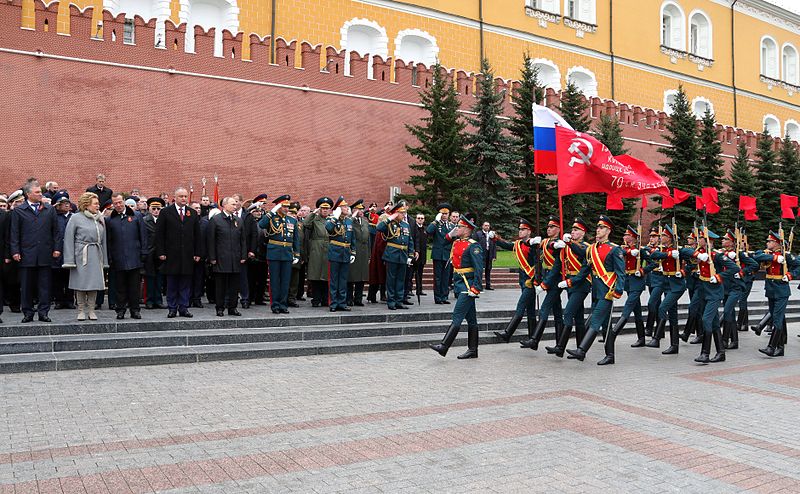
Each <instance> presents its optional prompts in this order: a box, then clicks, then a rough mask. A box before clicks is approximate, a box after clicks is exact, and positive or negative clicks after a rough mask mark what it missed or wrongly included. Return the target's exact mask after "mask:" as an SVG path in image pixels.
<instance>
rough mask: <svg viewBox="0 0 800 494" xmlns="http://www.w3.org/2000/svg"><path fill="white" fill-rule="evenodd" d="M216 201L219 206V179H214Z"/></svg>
mask: <svg viewBox="0 0 800 494" xmlns="http://www.w3.org/2000/svg"><path fill="white" fill-rule="evenodd" d="M214 203H215V204H216V205H217V206H219V181H218V180H216V179H215V180H214Z"/></svg>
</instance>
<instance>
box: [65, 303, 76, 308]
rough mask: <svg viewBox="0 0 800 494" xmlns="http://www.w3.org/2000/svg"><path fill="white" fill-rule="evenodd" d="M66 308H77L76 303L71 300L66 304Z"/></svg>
mask: <svg viewBox="0 0 800 494" xmlns="http://www.w3.org/2000/svg"><path fill="white" fill-rule="evenodd" d="M64 308H65V309H70V310H75V309H76V308H77V307H75V304H73V303H72V302H69V303H67V304H64Z"/></svg>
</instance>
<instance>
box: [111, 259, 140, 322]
mask: <svg viewBox="0 0 800 494" xmlns="http://www.w3.org/2000/svg"><path fill="white" fill-rule="evenodd" d="M112 273H114V289H115V291H116V307H117V312H123V313H124V312H125V309H126V308H127V309H130V310H131V313H133V312H137V311H138V310H139V299H140V298H141V287H142V275H141V274H139V270H138V269H130V270H127V271H112ZM109 274H111V273H109ZM109 295H110V292H109ZM109 298H110V297H109Z"/></svg>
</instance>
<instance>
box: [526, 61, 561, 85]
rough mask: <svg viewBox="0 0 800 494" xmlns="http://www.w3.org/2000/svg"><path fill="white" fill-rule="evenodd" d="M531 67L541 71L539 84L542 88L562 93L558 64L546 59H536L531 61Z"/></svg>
mask: <svg viewBox="0 0 800 494" xmlns="http://www.w3.org/2000/svg"><path fill="white" fill-rule="evenodd" d="M531 66H532V67H533V68H534V69H536V70H538V71H539V74H538V77H539V83H540V84H541V85H542V87H544V88H548V87H549V88H553V90H555V91H561V71H560V70H558V66H557V65H556V64H554V63H553V62H552V61H550V60H547V59H544V58H536V59H534V60H531Z"/></svg>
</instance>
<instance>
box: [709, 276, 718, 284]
mask: <svg viewBox="0 0 800 494" xmlns="http://www.w3.org/2000/svg"><path fill="white" fill-rule="evenodd" d="M709 282H710V283H711V284H712V285H716V284H717V277H716V276H712V277H711V279H710V280H709Z"/></svg>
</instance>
